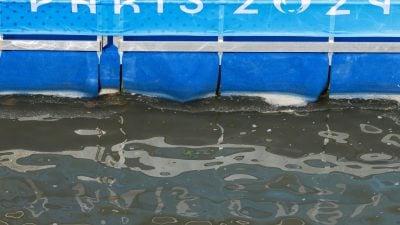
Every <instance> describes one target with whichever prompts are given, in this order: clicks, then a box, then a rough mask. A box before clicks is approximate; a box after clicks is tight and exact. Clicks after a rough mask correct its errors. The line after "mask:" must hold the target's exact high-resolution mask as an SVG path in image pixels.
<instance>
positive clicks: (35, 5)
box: [31, 0, 52, 12]
mask: <svg viewBox="0 0 400 225" xmlns="http://www.w3.org/2000/svg"><path fill="white" fill-rule="evenodd" d="M51 1H52V0H42V1H37V0H31V11H32V12H37V9H38V8H39V6H42V5H45V4H49V3H50V2H51Z"/></svg>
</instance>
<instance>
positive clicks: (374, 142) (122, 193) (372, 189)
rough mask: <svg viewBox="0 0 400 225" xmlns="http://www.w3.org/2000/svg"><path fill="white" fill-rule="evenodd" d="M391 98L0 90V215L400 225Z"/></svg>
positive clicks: (398, 138) (16, 219)
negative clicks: (91, 96)
mask: <svg viewBox="0 0 400 225" xmlns="http://www.w3.org/2000/svg"><path fill="white" fill-rule="evenodd" d="M399 156H400V107H399V105H398V104H397V103H395V102H385V101H329V102H328V101H324V100H323V101H321V102H319V103H317V104H310V105H307V106H304V107H297V108H290V107H285V108H277V107H273V106H269V105H267V104H266V103H264V102H263V101H261V100H260V99H256V98H217V99H215V98H212V99H206V100H202V101H197V102H193V103H190V104H185V105H180V104H175V103H170V102H166V101H163V100H159V99H152V98H147V97H141V96H103V97H101V98H100V99H98V100H70V99H60V98H50V97H10V96H6V97H1V98H0V225H5V224H21V225H22V224H25V225H33V224H37V225H39V224H40V225H41V224H49V225H50V224H52V225H53V224H54V225H56V224H57V225H61V224H63V225H67V224H75V225H76V224H93V225H97V224H100V225H104V224H110V225H117V224H161V225H162V224H171V225H173V224H176V225H181V224H182V225H210V224H217V225H247V224H277V225H278V224H279V225H300V224H324V225H325V224H326V225H329V224H332V225H333V224H360V225H361V224H363V225H364V224H388V225H389V224H390V225H394V224H400V160H399Z"/></svg>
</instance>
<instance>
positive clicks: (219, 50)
mask: <svg viewBox="0 0 400 225" xmlns="http://www.w3.org/2000/svg"><path fill="white" fill-rule="evenodd" d="M223 44H224V36H218V57H219V65H220V66H221V65H222V55H223V54H224V52H223V49H222V45H223Z"/></svg>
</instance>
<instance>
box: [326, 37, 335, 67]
mask: <svg viewBox="0 0 400 225" xmlns="http://www.w3.org/2000/svg"><path fill="white" fill-rule="evenodd" d="M328 42H329V52H328V59H329V66H332V57H333V49H332V47H331V46H333V45H334V43H335V37H333V36H330V37H329V41H328Z"/></svg>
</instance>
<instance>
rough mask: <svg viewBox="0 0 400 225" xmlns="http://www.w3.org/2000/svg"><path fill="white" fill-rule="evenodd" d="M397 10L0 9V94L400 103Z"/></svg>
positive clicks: (278, 5) (246, 1) (46, 3)
mask: <svg viewBox="0 0 400 225" xmlns="http://www.w3.org/2000/svg"><path fill="white" fill-rule="evenodd" d="M399 3H400V0H391V1H390V0H341V1H336V2H335V1H334V2H332V1H328V0H322V1H311V0H293V1H284V0H268V1H253V0H219V1H205V0H188V1H175V0H148V1H143V2H141V1H130V0H17V1H14V0H13V1H11V0H0V54H1V55H0V93H11V92H12V93H54V94H57V93H58V94H60V93H69V94H71V93H74V94H76V95H81V96H97V93H98V90H99V89H114V90H120V88H121V87H122V90H123V91H126V92H131V93H141V94H148V95H152V96H159V97H164V98H167V99H171V100H175V101H180V102H186V101H191V100H195V99H198V98H202V97H206V96H210V95H214V94H215V92H216V91H217V90H218V88H219V87H217V86H218V84H219V79H220V91H221V94H222V95H232V94H235V95H238V94H239V95H256V94H260V95H265V94H285V95H292V96H298V97H301V98H304V99H307V100H308V101H315V100H317V99H318V97H319V96H320V95H321V93H322V92H323V91H324V90H325V88H326V87H327V86H329V85H328V83H329V81H328V77H329V74H328V71H329V63H330V60H329V59H330V58H329V59H328V56H331V55H332V54H333V59H332V73H331V81H330V93H331V94H332V96H333V95H335V96H344V95H346V94H363V93H369V94H400V90H399V89H400V87H399V79H400V78H399V76H400V75H399V74H398V72H397V71H398V67H397V60H398V59H399V54H400V23H399V22H398V21H400V4H399ZM102 35H106V36H108V39H109V43H108V45H106V46H104V45H103V42H102V39H104V37H99V36H102ZM113 36H114V37H115V36H122V37H123V38H122V39H119V38H118V37H115V38H116V39H118V40H122V41H119V42H118V43H114V44H113V43H112V41H111V40H112V38H113ZM298 36H302V37H298ZM354 37H357V38H354ZM359 37H364V38H359ZM328 38H329V41H328ZM2 39H4V40H5V41H6V42H4V41H3V40H2ZM7 40H19V41H20V42H15V43H13V42H7ZM30 40H41V41H44V42H41V43H40V44H39V43H38V46H39V48H37V46H33V45H32V43H33V42H31V43H30ZM63 41H64V42H63ZM61 42H62V43H61ZM3 43H5V44H3ZM34 43H36V42H34ZM49 43H50V44H49ZM343 43H344V44H343ZM371 43H372V44H371ZM375 43H376V44H375ZM385 43H386V44H385ZM387 43H390V44H389V45H388V44H387ZM21 46H22V47H21ZM26 46H28V47H26ZM71 46H72V47H71ZM346 48H348V49H349V51H346ZM60 49H61V50H60ZM76 49H78V50H76ZM2 50H3V51H2ZM21 50H22V51H21ZM27 50H29V51H27ZM371 50H372V51H371ZM391 51H393V52H391ZM367 52H368V54H367ZM372 52H373V53H375V54H372ZM377 53H380V54H377ZM389 53H392V54H389ZM121 62H122V64H121ZM219 69H221V71H219ZM219 72H220V74H219ZM219 75H220V77H219ZM378 75H379V76H378ZM27 80H29V82H26V81H27ZM121 84H122V86H121Z"/></svg>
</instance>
